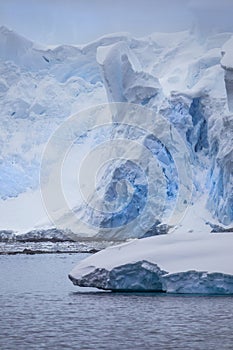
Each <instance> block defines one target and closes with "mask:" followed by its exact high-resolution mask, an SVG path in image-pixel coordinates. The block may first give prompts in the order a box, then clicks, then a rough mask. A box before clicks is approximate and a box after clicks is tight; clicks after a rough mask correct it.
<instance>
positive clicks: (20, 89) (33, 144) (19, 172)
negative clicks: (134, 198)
mask: <svg viewBox="0 0 233 350" xmlns="http://www.w3.org/2000/svg"><path fill="white" fill-rule="evenodd" d="M230 39H231V33H221V34H216V35H213V36H209V37H206V38H205V39H203V40H201V41H200V40H199V38H198V37H196V36H195V35H194V34H190V33H189V32H182V33H173V34H158V33H155V34H153V35H151V36H149V37H146V38H141V39H135V38H132V37H131V36H130V35H127V34H116V35H110V36H106V37H103V38H100V39H99V40H97V41H95V42H93V43H90V44H88V45H86V46H83V47H77V46H67V45H64V46H58V47H43V46H41V45H37V44H34V43H32V42H31V41H29V40H27V39H25V38H23V37H21V36H20V35H18V34H17V33H15V32H12V31H10V30H8V29H7V28H5V27H1V28H0V72H1V74H0V107H1V108H0V113H1V118H0V123H1V125H0V144H1V150H0V196H1V201H0V227H1V228H2V229H13V230H15V231H25V230H27V231H28V230H29V229H30V228H31V229H33V228H35V227H37V228H38V227H43V226H46V227H51V225H53V223H50V221H49V219H48V218H47V214H46V210H45V209H44V207H43V204H42V200H41V198H40V191H39V188H40V186H39V174H40V165H41V157H42V152H43V150H44V147H45V145H46V143H47V142H48V140H49V138H50V136H51V135H52V134H53V133H54V131H55V130H56V129H57V127H59V126H62V125H63V122H64V121H65V120H67V118H68V116H70V115H71V114H73V113H76V112H78V111H80V110H83V109H84V108H86V107H90V106H93V105H96V104H99V103H105V102H107V101H120V102H124V103H128V102H130V103H136V104H138V105H141V106H145V107H148V108H150V109H151V110H152V111H154V112H155V113H156V112H159V113H160V115H162V116H163V117H164V118H165V119H166V120H167V121H168V122H169V123H170V124H171V125H172V126H173V127H174V128H175V130H176V131H177V132H178V133H179V135H180V136H181V138H182V140H183V141H184V142H185V144H186V147H187V150H188V152H189V155H190V164H191V167H192V169H193V178H192V180H193V185H194V193H193V198H192V200H191V202H190V203H188V204H189V205H193V203H194V204H195V203H196V202H197V200H199V201H200V202H202V206H204V207H205V205H206V207H207V210H206V209H205V210H206V211H205V214H204V218H203V214H202V213H201V215H200V217H199V219H197V222H196V227H197V230H199V228H200V227H205V229H206V230H207V231H208V230H210V228H209V227H208V225H204V226H202V223H203V222H204V223H205V221H212V222H216V223H217V222H218V221H219V222H221V223H222V224H224V225H230V224H231V223H232V221H233V209H232V208H233V198H232V193H233V183H232V116H231V115H230V114H229V110H228V104H229V106H230V105H231V102H230V97H229V96H230V95H229V91H228V90H229V89H228V88H227V91H228V94H227V93H226V88H225V81H226V78H225V81H224V69H225V65H224V60H226V59H227V62H229V61H230V58H229V57H231V50H229V44H227V46H226V47H225V46H224V44H225V43H226V42H227V41H229V40H230ZM230 47H231V46H230ZM223 51H224V52H227V53H226V55H225V56H224V57H225V58H224V57H223V58H222V52H223ZM221 59H222V61H221ZM221 64H222V66H221ZM223 67H224V69H223ZM229 67H230V65H229V64H227V69H228V70H229ZM225 70H226V69H225ZM227 97H228V100H227ZM116 133H117V130H116V129H115V130H112V131H111V132H110V133H108V132H107V133H106V135H110V134H111V135H114V134H115V135H116ZM130 133H131V134H132V130H123V134H122V135H123V137H125V138H128V137H129V135H130ZM106 135H105V136H106ZM88 136H89V135H87V137H84V138H83V141H80V142H81V143H82V142H83V143H85V142H86V143H87V147H86V148H85V147H84V149H85V150H88V149H90V145H91V144H92V146H93V145H97V144H98V143H99V142H100V141H101V140H102V137H103V136H102V135H101V134H98V133H97V134H96V135H95V136H94V137H93V138H92V139H94V141H93V140H92V141H90V140H89V138H88ZM144 136H145V135H144ZM144 136H143V137H144ZM149 136H150V135H148V138H147V137H145V144H146V145H147V147H149V148H150V149H151V150H153V151H154V154H155V155H157V156H158V158H159V157H160V158H161V159H162V157H164V155H165V153H166V152H164V150H165V148H163V149H160V155H159V152H158V147H157V146H158V143H157V146H156V142H157V141H156V142H154V140H153V138H152V139H151V138H150V137H149ZM134 137H137V135H136V136H135V135H134ZM88 145H89V146H88ZM156 147H157V148H156ZM76 149H78V150H79V147H76ZM81 149H82V147H81ZM156 149H157V151H156ZM156 152H157V153H156ZM74 153H75V152H74ZM166 157H168V158H167V159H170V158H169V157H170V156H169V153H166ZM161 159H160V160H161ZM163 160H164V158H163ZM166 162H167V161H166ZM166 162H165V163H166ZM71 163H72V160H71ZM76 163H77V161H76ZM165 163H164V164H165ZM128 165H129V164H128ZM128 165H127V166H128ZM124 167H125V166H124ZM172 167H174V163H172V160H171V162H170V164H168V162H167V164H165V165H164V166H163V174H164V175H165V177H166V183H167V186H168V189H169V191H168V192H169V193H170V194H171V196H170V197H172V198H173V197H174V198H175V197H176V192H175V191H177V181H176V176H177V174H176V173H175V171H172V170H171V169H172ZM127 169H128V168H127V167H125V168H124V169H123V168H121V177H122V176H126V180H128V179H127V176H128V175H127V173H129V169H128V170H127ZM69 170H70V168H68V170H67V173H70V171H69ZM131 170H132V169H131ZM115 176H116V173H115ZM169 176H170V180H169ZM167 179H168V180H167ZM171 179H172V180H173V181H171ZM113 180H114V181H115V182H116V181H117V178H116V177H115V179H113V178H111V177H108V182H106V179H102V183H104V184H105V185H106V188H105V190H104V191H105V192H106V193H105V194H106V195H109V193H110V189H111V188H113V187H111V186H112V185H111V184H113V182H114V181H113ZM115 182H114V183H115ZM70 183H71V184H72V180H71V181H70ZM114 186H115V185H114ZM68 192H69V193H71V195H72V186H70V187H69V190H68ZM140 196H141V197H140V198H141V199H143V195H141V194H140ZM73 197H74V196H73ZM122 198H123V197H122ZM143 200H144V199H143ZM122 201H123V199H122ZM169 203H170V202H169ZM203 203H204V205H203ZM72 206H73V207H75V208H76V209H77V210H81V211H85V210H86V207H85V205H83V204H82V203H80V198H78V199H77V203H75V201H74V200H73V199H72ZM80 208H81V209H80ZM123 215H124V212H123ZM211 216H212V217H211ZM109 219H111V218H109V217H108V220H109ZM110 221H111V220H110ZM102 222H103V221H102ZM105 222H106V220H105ZM157 224H160V223H159V222H157ZM155 226H156V225H155ZM67 229H69V227H67ZM183 229H184V230H188V229H193V230H195V228H193V227H188V224H187V225H186V224H185V225H184V226H183ZM203 229H204V228H203ZM155 231H156V230H155ZM95 233H96V232H95ZM98 233H99V235H100V237H101V230H100V229H97V234H98ZM75 234H77V235H80V234H81V235H83V236H85V234H86V232H83V231H80V232H75ZM135 235H136V236H138V233H137V234H136V233H135V232H128V236H127V237H130V236H131V237H134V236H135ZM105 238H107V237H105ZM121 238H124V237H121Z"/></svg>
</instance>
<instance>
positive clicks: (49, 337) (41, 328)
mask: <svg viewBox="0 0 233 350" xmlns="http://www.w3.org/2000/svg"><path fill="white" fill-rule="evenodd" d="M87 255H88V254H40V255H23V254H21V255H11V256H8V255H2V256H0V308H1V317H0V349H1V350H14V349H18V350H21V349H22V350H26V349H90V350H92V349H104V350H105V349H106V350H112V349H114V350H115V349H116V350H121V349H122V350H124V349H125V350H128V349H134V350H137V349H140V350H144V349H166V350H169V349H172V350H173V349H184V350H189V349H190V350H195V349H203V350H204V349H205V350H207V349H229V350H230V349H231V350H232V349H233V297H232V296H228V297H223V296H185V295H165V294H124V293H119V294H116V293H110V292H100V291H97V290H94V289H85V290H83V289H81V288H78V287H75V286H73V285H72V284H71V282H70V281H69V280H68V278H67V274H68V273H69V271H70V270H71V269H72V267H74V265H75V264H76V263H77V262H78V261H80V260H81V259H83V258H85V257H86V256H87Z"/></svg>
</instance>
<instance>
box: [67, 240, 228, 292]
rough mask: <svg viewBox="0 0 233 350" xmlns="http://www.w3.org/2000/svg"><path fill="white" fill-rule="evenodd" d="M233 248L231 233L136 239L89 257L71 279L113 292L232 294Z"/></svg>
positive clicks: (80, 264)
mask: <svg viewBox="0 0 233 350" xmlns="http://www.w3.org/2000/svg"><path fill="white" fill-rule="evenodd" d="M232 244H233V234H232V233H220V234H203V233H201V234H197V233H195V234H194V233H184V234H180V233H173V234H168V235H162V236H156V237H150V238H144V239H141V240H133V241H131V242H127V243H124V244H121V245H118V246H115V247H110V248H107V249H105V250H104V251H101V252H99V253H97V254H94V255H93V256H90V257H88V258H86V259H85V260H84V261H82V262H80V263H79V264H78V265H77V266H76V267H75V268H74V269H73V270H72V271H71V272H70V274H69V278H70V279H71V281H72V282H73V283H74V284H75V285H79V286H82V287H97V288H100V289H104V290H113V291H127V292H129V291H131V292H132V291H156V292H167V293H201V294H233V268H232Z"/></svg>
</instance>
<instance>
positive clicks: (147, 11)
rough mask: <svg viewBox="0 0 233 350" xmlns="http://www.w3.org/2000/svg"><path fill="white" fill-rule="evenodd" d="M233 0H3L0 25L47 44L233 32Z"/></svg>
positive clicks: (0, 9) (0, 1)
mask: <svg viewBox="0 0 233 350" xmlns="http://www.w3.org/2000/svg"><path fill="white" fill-rule="evenodd" d="M232 16H233V0H0V25H5V26H7V27H9V28H11V29H14V30H16V31H17V32H19V33H21V34H22V35H24V36H26V37H28V38H30V39H32V40H34V41H38V42H42V43H45V44H59V43H70V44H82V43H86V42H88V41H91V40H94V39H96V38H97V37H99V36H102V35H104V34H109V33H112V32H130V33H132V34H133V35H135V36H144V35H146V34H150V33H152V32H155V31H178V30H184V29H187V28H191V26H192V25H193V23H194V22H197V21H199V22H200V25H201V27H208V28H212V29H213V28H216V29H220V30H232V31H233V20H232Z"/></svg>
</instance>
